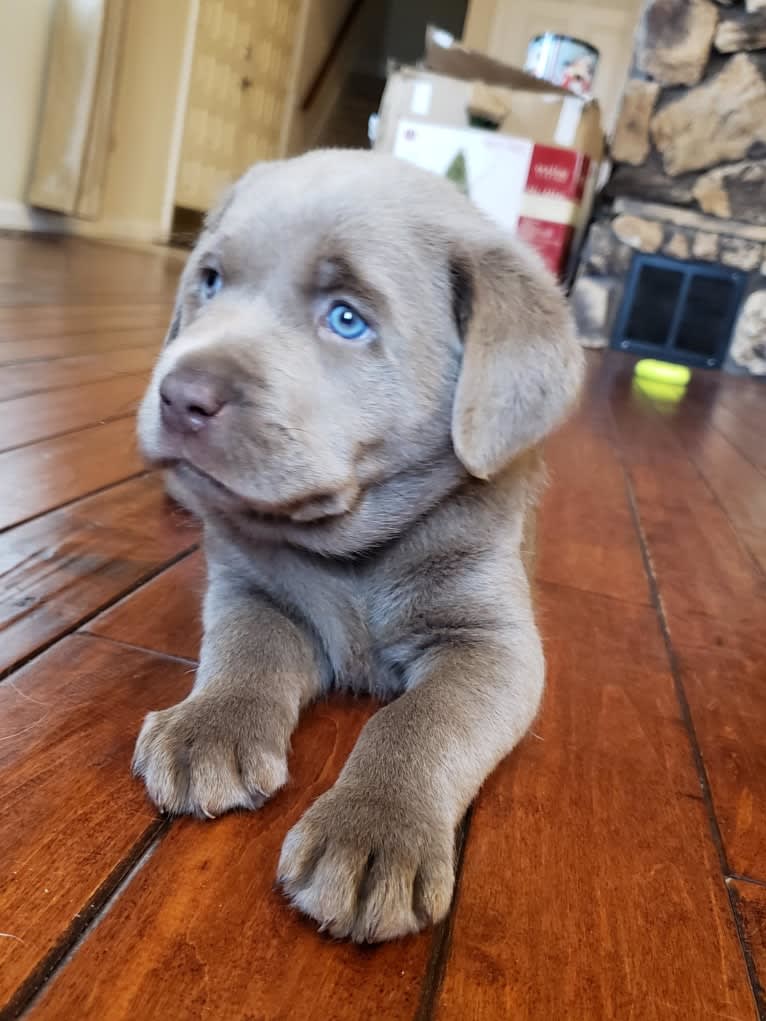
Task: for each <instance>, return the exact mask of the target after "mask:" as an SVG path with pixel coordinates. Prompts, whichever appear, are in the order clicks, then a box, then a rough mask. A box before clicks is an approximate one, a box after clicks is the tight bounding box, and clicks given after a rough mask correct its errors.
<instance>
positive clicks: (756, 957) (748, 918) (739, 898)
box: [730, 882, 766, 1017]
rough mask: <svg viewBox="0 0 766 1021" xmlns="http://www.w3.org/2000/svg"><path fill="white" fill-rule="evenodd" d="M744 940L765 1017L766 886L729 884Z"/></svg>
mask: <svg viewBox="0 0 766 1021" xmlns="http://www.w3.org/2000/svg"><path fill="white" fill-rule="evenodd" d="M730 885H731V888H732V890H733V892H734V896H735V899H736V903H737V910H738V912H739V914H740V917H741V918H742V923H743V927H744V930H745V938H746V940H747V943H748V949H749V952H750V954H751V957H752V961H753V966H754V968H755V972H756V975H757V978H758V987H757V991H756V992H757V997H758V1005H759V1007H760V1009H761V1014H762V1015H763V1016H764V1017H766V886H756V885H755V884H753V883H743V882H731V884H730Z"/></svg>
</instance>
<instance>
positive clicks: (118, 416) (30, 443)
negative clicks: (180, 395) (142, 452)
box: [0, 402, 138, 527]
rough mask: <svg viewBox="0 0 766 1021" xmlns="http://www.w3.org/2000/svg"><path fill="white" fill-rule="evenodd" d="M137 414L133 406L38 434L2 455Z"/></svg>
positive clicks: (0, 451)
mask: <svg viewBox="0 0 766 1021" xmlns="http://www.w3.org/2000/svg"><path fill="white" fill-rule="evenodd" d="M137 403H138V402H137ZM135 414H136V408H131V409H130V410H129V411H125V412H121V413H118V414H115V415H107V416H104V418H99V419H98V421H96V422H85V423H83V424H82V425H77V426H74V427H73V428H72V429H62V430H61V431H60V432H54V433H50V434H48V435H46V436H38V437H37V439H34V440H26V441H25V442H24V443H16V444H14V445H13V446H12V447H0V456H2V455H3V454H11V453H14V452H15V451H17V450H26V449H28V448H29V447H36V446H37V445H38V444H40V443H47V442H48V441H49V440H58V439H61V438H62V437H63V436H74V435H75V434H76V433H83V432H88V430H90V429H97V428H98V427H99V426H100V425H109V424H110V423H111V422H122V421H124V420H125V419H126V418H134V417H135ZM11 527H14V526H11Z"/></svg>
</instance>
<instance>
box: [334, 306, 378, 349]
mask: <svg viewBox="0 0 766 1021" xmlns="http://www.w3.org/2000/svg"><path fill="white" fill-rule="evenodd" d="M327 325H328V327H329V328H330V329H331V330H332V332H333V333H336V334H337V335H338V336H339V337H342V338H343V340H360V339H361V338H362V337H364V336H366V335H367V334H369V332H370V327H369V324H368V323H367V321H366V320H365V319H363V318H362V317H361V316H360V315H359V313H358V312H357V310H356V309H355V308H352V307H351V305H347V304H346V303H345V302H344V301H339V302H336V304H335V305H333V306H332V308H331V309H330V311H329V312H328V313H327Z"/></svg>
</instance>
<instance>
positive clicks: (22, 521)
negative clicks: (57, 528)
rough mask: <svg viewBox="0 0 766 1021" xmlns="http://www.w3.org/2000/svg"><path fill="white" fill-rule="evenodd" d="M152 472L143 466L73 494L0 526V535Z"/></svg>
mask: <svg viewBox="0 0 766 1021" xmlns="http://www.w3.org/2000/svg"><path fill="white" fill-rule="evenodd" d="M151 474H152V472H151V471H150V470H149V469H147V468H141V469H140V470H139V471H135V472H131V473H130V474H129V475H123V476H122V478H119V479H117V480H116V481H115V482H108V483H107V484H106V485H105V486H98V487H97V488H96V489H89V490H88V492H87V493H80V494H79V496H73V497H72V499H71V500H65V501H64V502H63V503H57V504H56V505H55V506H53V507H46V508H45V510H42V511H40V512H39V513H38V514H30V515H29V517H26V518H20V519H19V520H18V521H14V522H13V524H11V525H4V526H3V527H2V528H0V535H5V534H6V533H7V532H12V531H13V529H14V528H20V527H21V526H22V525H28V524H29V523H30V522H32V521H38V520H39V519H40V518H44V517H45V516H46V515H47V514H54V513H55V512H56V511H61V510H65V509H66V508H67V507H73V506H74V505H75V504H76V503H80V502H81V501H83V500H87V499H89V498H90V497H91V496H99V495H100V494H101V493H107V492H108V491H109V490H110V489H116V488H117V486H121V485H122V484H123V483H125V482H132V481H133V480H134V479H140V478H144V477H146V476H149V475H151Z"/></svg>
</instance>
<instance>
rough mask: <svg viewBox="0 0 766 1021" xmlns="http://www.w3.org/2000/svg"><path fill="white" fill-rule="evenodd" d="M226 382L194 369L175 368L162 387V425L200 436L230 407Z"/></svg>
mask: <svg viewBox="0 0 766 1021" xmlns="http://www.w3.org/2000/svg"><path fill="white" fill-rule="evenodd" d="M225 391H226V385H225V383H224V382H223V380H221V379H218V378H217V377H215V376H209V375H208V374H207V373H205V372H199V371H198V370H192V369H173V371H172V372H169V373H168V374H167V376H165V378H164V379H163V381H162V383H161V384H160V402H161V412H162V424H163V425H164V426H165V428H166V429H169V430H171V432H180V433H198V432H200V431H201V430H202V429H204V428H205V426H206V425H207V424H208V423H209V422H210V420H211V419H212V418H214V417H215V416H216V415H217V414H218V412H219V411H220V410H221V408H222V407H223V406H224V405H225V404H226V392H225Z"/></svg>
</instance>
